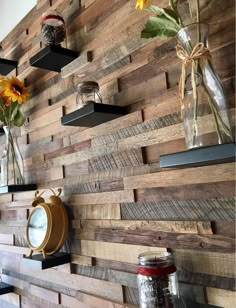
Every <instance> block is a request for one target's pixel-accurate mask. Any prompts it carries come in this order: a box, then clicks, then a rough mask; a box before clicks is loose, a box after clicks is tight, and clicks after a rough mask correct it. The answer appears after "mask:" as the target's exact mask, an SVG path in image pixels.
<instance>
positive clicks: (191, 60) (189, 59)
mask: <svg viewBox="0 0 236 308" xmlns="http://www.w3.org/2000/svg"><path fill="white" fill-rule="evenodd" d="M176 53H177V57H178V58H179V59H180V60H182V72H181V76H180V81H179V97H180V103H181V115H182V112H183V109H184V107H183V99H184V85H185V78H186V68H187V66H188V65H191V83H192V88H193V98H194V100H196V99H197V85H196V81H195V76H194V74H195V67H196V63H195V61H196V60H197V59H199V58H201V57H204V56H206V57H207V58H210V57H211V54H210V50H209V49H208V48H206V47H204V44H203V43H197V44H196V45H195V47H194V48H193V50H192V52H191V53H190V54H188V52H187V51H186V50H185V49H184V48H183V47H182V46H181V45H179V44H178V45H177V46H176Z"/></svg>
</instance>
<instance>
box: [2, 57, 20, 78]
mask: <svg viewBox="0 0 236 308" xmlns="http://www.w3.org/2000/svg"><path fill="white" fill-rule="evenodd" d="M15 68H17V61H13V60H7V59H3V58H0V74H1V75H4V76H6V75H7V74H9V73H10V72H11V71H13V70H14V69H15Z"/></svg>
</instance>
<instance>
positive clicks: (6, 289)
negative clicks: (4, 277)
mask: <svg viewBox="0 0 236 308" xmlns="http://www.w3.org/2000/svg"><path fill="white" fill-rule="evenodd" d="M13 291H14V287H13V286H11V285H10V284H7V283H5V282H2V281H1V282H0V295H3V294H7V293H11V292H13Z"/></svg>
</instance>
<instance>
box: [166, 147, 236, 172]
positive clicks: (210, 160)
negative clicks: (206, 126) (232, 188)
mask: <svg viewBox="0 0 236 308" xmlns="http://www.w3.org/2000/svg"><path fill="white" fill-rule="evenodd" d="M232 161H235V143H226V144H218V145H213V146H209V147H201V148H197V149H192V150H188V151H184V152H178V153H172V154H166V155H161V156H160V167H161V168H174V167H185V166H202V165H209V164H217V163H222V162H232Z"/></svg>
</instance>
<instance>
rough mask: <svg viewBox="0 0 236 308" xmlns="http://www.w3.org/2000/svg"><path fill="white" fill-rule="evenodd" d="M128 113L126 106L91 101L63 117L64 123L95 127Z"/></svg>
mask: <svg viewBox="0 0 236 308" xmlns="http://www.w3.org/2000/svg"><path fill="white" fill-rule="evenodd" d="M125 114H126V108H125V107H120V106H114V105H107V104H98V103H89V104H88V105H86V106H84V107H83V108H81V109H78V110H75V111H73V112H71V113H69V114H67V115H65V116H63V117H62V118H61V124H62V125H68V126H81V127H93V126H96V125H99V124H102V123H105V122H108V121H111V120H113V119H116V118H119V117H121V116H123V115H125Z"/></svg>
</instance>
